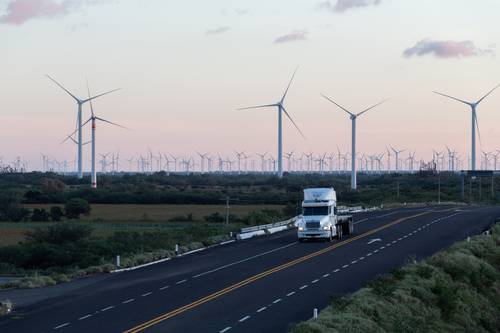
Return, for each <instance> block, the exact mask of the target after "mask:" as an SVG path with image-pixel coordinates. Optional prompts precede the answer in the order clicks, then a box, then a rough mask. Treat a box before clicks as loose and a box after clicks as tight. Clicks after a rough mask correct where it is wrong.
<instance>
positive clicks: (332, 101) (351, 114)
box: [321, 94, 354, 117]
mask: <svg viewBox="0 0 500 333" xmlns="http://www.w3.org/2000/svg"><path fill="white" fill-rule="evenodd" d="M321 96H323V97H324V98H325V99H327V100H328V101H330V102H331V103H333V104H335V105H336V106H338V107H339V108H341V109H342V110H344V111H345V112H347V113H348V114H349V115H350V116H352V117H354V113H352V112H350V111H349V110H347V109H346V108H345V107H343V106H341V105H340V104H337V103H336V102H335V101H334V100H332V99H331V98H330V97H328V96H326V95H323V94H321Z"/></svg>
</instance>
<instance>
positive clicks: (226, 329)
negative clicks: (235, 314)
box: [219, 326, 231, 333]
mask: <svg viewBox="0 0 500 333" xmlns="http://www.w3.org/2000/svg"><path fill="white" fill-rule="evenodd" d="M230 329H231V326H228V327H226V328H225V329H223V330H220V331H219V333H226V332H227V331H229V330H230Z"/></svg>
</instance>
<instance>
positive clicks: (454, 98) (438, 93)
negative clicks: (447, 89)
mask: <svg viewBox="0 0 500 333" xmlns="http://www.w3.org/2000/svg"><path fill="white" fill-rule="evenodd" d="M433 93H435V94H437V95H441V96H443V97H447V98H451V99H453V100H455V101H458V102H461V103H464V104H467V105H470V106H472V103H469V102H466V101H464V100H461V99H458V98H456V97H453V96H449V95H446V94H442V93H440V92H437V91H433Z"/></svg>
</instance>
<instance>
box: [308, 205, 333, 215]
mask: <svg viewBox="0 0 500 333" xmlns="http://www.w3.org/2000/svg"><path fill="white" fill-rule="evenodd" d="M314 215H328V207H327V206H323V207H304V216H314Z"/></svg>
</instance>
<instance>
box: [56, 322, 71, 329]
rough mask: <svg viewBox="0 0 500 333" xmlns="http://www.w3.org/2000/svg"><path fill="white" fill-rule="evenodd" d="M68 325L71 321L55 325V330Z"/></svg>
mask: <svg viewBox="0 0 500 333" xmlns="http://www.w3.org/2000/svg"><path fill="white" fill-rule="evenodd" d="M68 325H69V323H64V324H61V325H59V326H56V327H54V329H55V330H58V329H60V328H63V327H66V326H68Z"/></svg>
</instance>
